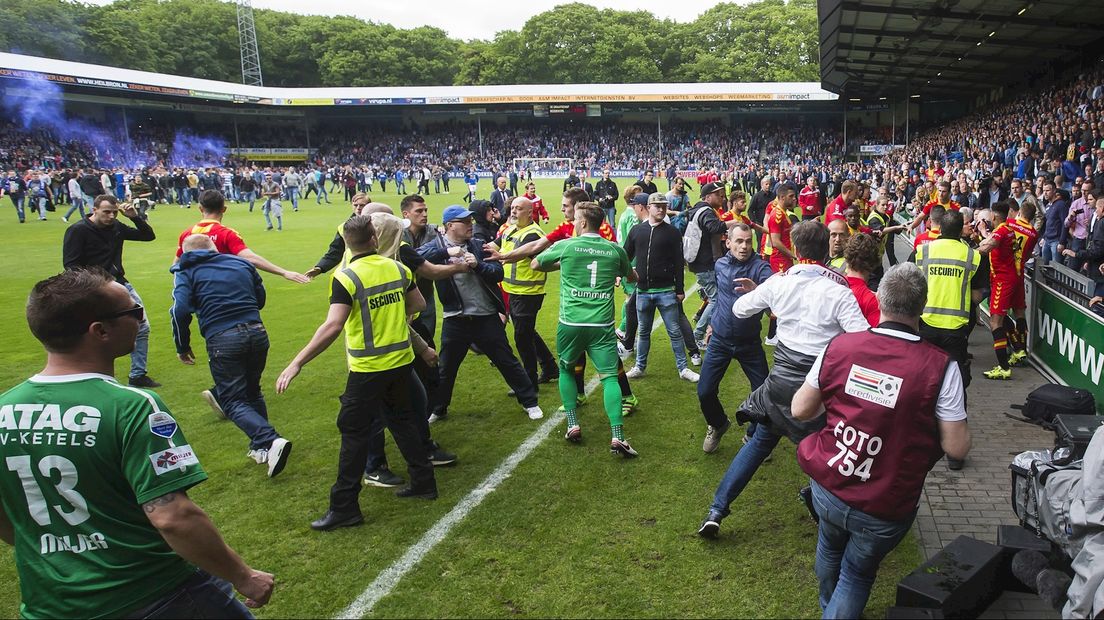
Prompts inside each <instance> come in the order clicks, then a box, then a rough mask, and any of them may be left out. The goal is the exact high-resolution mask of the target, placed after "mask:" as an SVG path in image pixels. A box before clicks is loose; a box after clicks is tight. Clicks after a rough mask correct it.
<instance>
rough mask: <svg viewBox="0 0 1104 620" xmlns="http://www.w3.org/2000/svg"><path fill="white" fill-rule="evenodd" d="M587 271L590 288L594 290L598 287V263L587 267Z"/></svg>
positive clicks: (595, 262)
mask: <svg viewBox="0 0 1104 620" xmlns="http://www.w3.org/2000/svg"><path fill="white" fill-rule="evenodd" d="M587 269H588V270H590V288H596V287H597V286H598V261H594V262H592V263H591V264H589V265H587Z"/></svg>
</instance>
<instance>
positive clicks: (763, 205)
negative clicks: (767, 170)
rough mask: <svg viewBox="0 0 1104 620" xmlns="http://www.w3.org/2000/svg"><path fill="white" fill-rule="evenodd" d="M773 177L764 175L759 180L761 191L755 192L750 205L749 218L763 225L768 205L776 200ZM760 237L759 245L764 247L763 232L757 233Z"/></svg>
mask: <svg viewBox="0 0 1104 620" xmlns="http://www.w3.org/2000/svg"><path fill="white" fill-rule="evenodd" d="M770 188H771V179H770V177H769V176H766V177H763V178H762V179H760V180H759V191H757V192H755V195H754V196H752V197H751V204H749V205H748V213H747V216H748V219H749V220H751V221H752V222H754V223H756V224H759V225H760V226H763V219H764V218H765V217H767V205H769V204H770V201H772V200H774V192H772V191H771V190H770ZM756 234H757V235H758V237H759V244H758V247H760V248H761V247H763V233H761V232H759V233H756Z"/></svg>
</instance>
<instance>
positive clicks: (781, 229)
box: [767, 201, 793, 260]
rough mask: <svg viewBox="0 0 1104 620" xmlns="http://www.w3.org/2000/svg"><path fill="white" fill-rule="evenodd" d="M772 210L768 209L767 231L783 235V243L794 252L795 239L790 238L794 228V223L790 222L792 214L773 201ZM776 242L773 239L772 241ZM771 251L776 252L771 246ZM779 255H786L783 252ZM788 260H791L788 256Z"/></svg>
mask: <svg viewBox="0 0 1104 620" xmlns="http://www.w3.org/2000/svg"><path fill="white" fill-rule="evenodd" d="M769 207H770V210H769V211H767V232H768V233H770V234H774V233H778V234H780V235H782V245H783V246H785V248H786V249H787V250H789V251H790V252H793V241H791V240H790V229H791V228H793V223H792V222H790V216H789V214H788V213H786V210H785V209H783V208H781V207H779V206H778V205H777V203H775V202H773V201H772V202H771V203H770V205H769ZM771 243H772V244H773V243H774V242H773V241H772V242H771ZM771 253H772V254H774V248H773V247H772V248H771ZM778 254H779V256H785V255H784V254H782V253H781V252H779V253H778ZM786 260H789V258H788V257H787V259H786Z"/></svg>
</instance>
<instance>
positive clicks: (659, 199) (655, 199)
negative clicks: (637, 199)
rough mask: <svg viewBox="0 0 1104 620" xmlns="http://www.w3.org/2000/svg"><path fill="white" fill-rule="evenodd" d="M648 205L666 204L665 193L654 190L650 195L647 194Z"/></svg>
mask: <svg viewBox="0 0 1104 620" xmlns="http://www.w3.org/2000/svg"><path fill="white" fill-rule="evenodd" d="M648 204H649V205H665V204H667V194H664V193H662V192H656V193H654V194H652V195H651V196H648Z"/></svg>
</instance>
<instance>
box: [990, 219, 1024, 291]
mask: <svg viewBox="0 0 1104 620" xmlns="http://www.w3.org/2000/svg"><path fill="white" fill-rule="evenodd" d="M1016 236H1017V235H1016V231H1015V230H1013V229H1012V227H1011V226H1009V225H1008V222H1001V223H1000V225H999V226H997V227H996V228H994V229H993V234H992V235H991V236H990V239H996V240H997V245H996V247H994V248H993V249H992V250H990V251H989V271H990V273H991V274H992V278H993V279H994V280H1001V281H1004V282H1011V281H1015V280H1016V279H1018V278H1019V274H1018V273H1017V272H1016V262H1017V261H1016V250H1017V249H1018V248H1017V240H1016Z"/></svg>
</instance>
